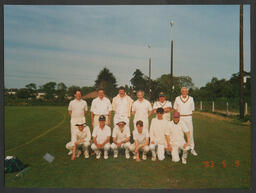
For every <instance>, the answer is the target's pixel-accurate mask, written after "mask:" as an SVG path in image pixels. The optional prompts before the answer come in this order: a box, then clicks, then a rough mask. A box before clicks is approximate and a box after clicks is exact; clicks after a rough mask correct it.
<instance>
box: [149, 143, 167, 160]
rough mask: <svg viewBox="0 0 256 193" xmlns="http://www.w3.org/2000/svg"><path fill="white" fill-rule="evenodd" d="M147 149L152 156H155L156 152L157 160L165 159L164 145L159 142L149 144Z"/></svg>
mask: <svg viewBox="0 0 256 193" xmlns="http://www.w3.org/2000/svg"><path fill="white" fill-rule="evenodd" d="M149 149H150V151H151V152H152V156H153V157H155V156H156V153H157V157H158V160H164V159H165V155H164V153H165V145H161V144H156V143H155V144H150V145H149Z"/></svg>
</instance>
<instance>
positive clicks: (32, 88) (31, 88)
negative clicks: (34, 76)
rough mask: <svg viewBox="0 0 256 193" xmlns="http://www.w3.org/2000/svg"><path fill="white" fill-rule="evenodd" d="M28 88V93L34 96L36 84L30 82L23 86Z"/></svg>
mask: <svg viewBox="0 0 256 193" xmlns="http://www.w3.org/2000/svg"><path fill="white" fill-rule="evenodd" d="M25 87H26V88H27V89H28V92H29V95H30V97H31V98H35V97H36V88H37V87H36V84H35V83H30V84H27V85H26V86H25Z"/></svg>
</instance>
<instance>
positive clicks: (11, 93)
mask: <svg viewBox="0 0 256 193" xmlns="http://www.w3.org/2000/svg"><path fill="white" fill-rule="evenodd" d="M7 93H8V95H16V92H15V91H8V92H7Z"/></svg>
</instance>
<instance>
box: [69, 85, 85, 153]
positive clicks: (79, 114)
mask: <svg viewBox="0 0 256 193" xmlns="http://www.w3.org/2000/svg"><path fill="white" fill-rule="evenodd" d="M74 96H75V99H74V100H72V101H70V103H69V105H68V112H69V115H70V117H71V119H70V128H71V140H72V139H73V138H74V136H73V135H75V132H76V129H77V126H76V124H77V122H83V123H86V119H85V115H86V113H87V111H88V107H87V102H86V101H84V100H83V99H82V94H81V91H80V90H77V91H76V92H75V94H74ZM68 154H69V155H71V154H72V151H70V152H69V153H68Z"/></svg>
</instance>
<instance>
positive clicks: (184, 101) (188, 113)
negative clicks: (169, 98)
mask: <svg viewBox="0 0 256 193" xmlns="http://www.w3.org/2000/svg"><path fill="white" fill-rule="evenodd" d="M173 107H174V109H175V110H176V111H178V112H179V113H180V119H181V121H183V122H184V123H185V124H186V125H187V127H188V128H189V131H190V148H191V154H192V155H194V156H197V153H196V151H195V143H194V134H193V133H194V132H193V121H192V113H193V111H194V110H195V104H194V99H193V97H191V96H189V95H188V89H187V88H186V87H182V88H181V95H180V96H178V97H176V99H175V102H174V105H173Z"/></svg>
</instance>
